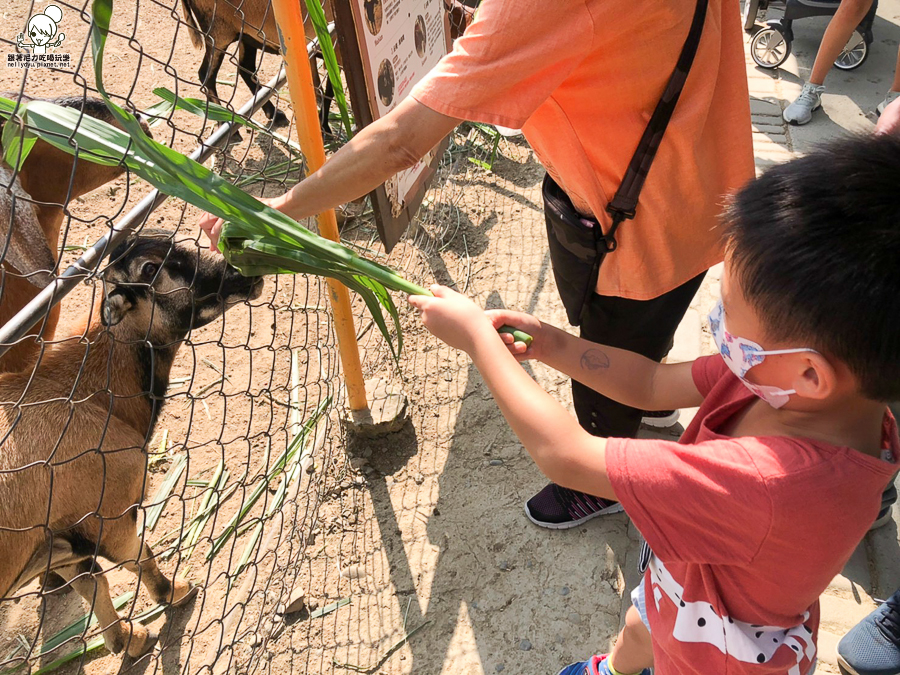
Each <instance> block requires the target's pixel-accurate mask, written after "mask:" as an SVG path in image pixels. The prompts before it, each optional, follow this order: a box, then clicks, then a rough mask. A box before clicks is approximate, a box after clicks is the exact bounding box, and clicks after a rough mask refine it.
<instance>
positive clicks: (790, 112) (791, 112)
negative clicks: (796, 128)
mask: <svg viewBox="0 0 900 675" xmlns="http://www.w3.org/2000/svg"><path fill="white" fill-rule="evenodd" d="M824 92H825V85H823V84H812V83H810V82H807V83H806V84H804V85H803V90H802V91H801V92H800V95H799V96H798V97H797V100H796V101H794V102H793V103H791V104H790V105H789V106H788V107H787V108H785V109H784V115H783V117H784V121H785V122H787V123H789V124H806V123H807V122H809V121H810V120H811V119H812V114H813V111H815V110H818V109H819V108H821V107H822V94H823V93H824Z"/></svg>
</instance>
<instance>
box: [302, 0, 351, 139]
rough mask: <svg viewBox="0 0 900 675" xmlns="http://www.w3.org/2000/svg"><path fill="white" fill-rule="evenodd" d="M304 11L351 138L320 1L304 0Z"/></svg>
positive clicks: (336, 67)
mask: <svg viewBox="0 0 900 675" xmlns="http://www.w3.org/2000/svg"><path fill="white" fill-rule="evenodd" d="M306 9H307V11H308V12H309V18H310V20H311V21H312V25H313V28H314V29H315V31H316V37H317V38H319V49H320V50H321V51H322V60H323V61H324V62H325V72H327V73H328V81H329V82H331V87H332V89H334V102H335V103H336V104H337V107H338V110H339V111H340V113H341V122H342V123H343V125H344V130H345V131H346V132H347V138H352V137H353V126H352V125H351V124H350V113H349V110H348V108H347V97H346V96H345V95H344V84H343V82H341V69H340V67H339V66H338V62H337V54H335V53H334V44H333V43H332V42H331V32H330V31H329V30H328V20H327V19H326V18H325V10H323V9H322V3H321V2H320V0H306Z"/></svg>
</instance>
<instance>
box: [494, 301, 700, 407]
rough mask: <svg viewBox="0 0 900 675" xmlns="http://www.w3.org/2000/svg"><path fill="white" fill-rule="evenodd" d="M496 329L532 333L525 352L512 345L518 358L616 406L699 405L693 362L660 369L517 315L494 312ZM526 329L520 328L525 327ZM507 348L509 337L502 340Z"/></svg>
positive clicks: (623, 351) (637, 356) (636, 356)
mask: <svg viewBox="0 0 900 675" xmlns="http://www.w3.org/2000/svg"><path fill="white" fill-rule="evenodd" d="M488 316H489V317H490V319H491V321H492V322H493V324H494V325H495V326H496V327H498V328H499V327H500V326H502V325H504V324H507V325H511V326H514V327H517V328H520V327H521V329H522V330H524V331H525V332H528V333H531V334H532V337H533V338H534V341H533V342H532V345H531V347H530V348H528V349H524V350H523V349H522V347H524V345H521V343H520V344H518V345H516V344H510V345H509V348H510V350H511V351H512V352H513V354H515V355H516V356H517V357H519V358H522V359H527V358H536V359H538V360H540V361H542V362H543V363H546V364H547V365H548V366H550V367H551V368H555V369H556V370H559V371H560V372H562V373H565V374H566V375H568V376H569V377H571V378H572V379H574V380H577V381H578V382H581V383H582V384H583V385H585V386H586V387H590V388H591V389H593V390H594V391H597V392H599V393H601V394H603V395H604V396H608V397H609V398H611V399H613V400H614V401H618V402H619V403H622V404H624V405H627V406H631V407H632V408H638V409H640V410H675V409H678V408H691V407H694V406H698V405H700V403H702V402H703V396H702V395H701V394H700V392H699V391H698V390H697V386H696V385H695V384H694V378H693V375H692V374H691V366H692V365H693V364H692V363H676V364H661V363H657V362H656V361H653V360H652V359H648V358H646V357H644V356H641V355H640V354H635V353H634V352H631V351H628V350H626V349H618V348H616V347H607V346H605V345H601V344H598V343H596V342H590V341H589V340H584V339H582V338H579V337H576V336H574V335H571V334H569V333H567V332H565V331H563V330H560V329H559V328H556V327H554V326H551V325H549V324H546V323H544V322H542V321H537V320H536V319H535V318H534V317H532V316H529V315H527V314H521V313H519V312H509V311H504V310H499V311H498V310H492V311H490V312H488ZM523 324H524V325H523ZM503 338H504V341H505V342H507V343H511V340H512V338H511V336H506V335H505V336H503Z"/></svg>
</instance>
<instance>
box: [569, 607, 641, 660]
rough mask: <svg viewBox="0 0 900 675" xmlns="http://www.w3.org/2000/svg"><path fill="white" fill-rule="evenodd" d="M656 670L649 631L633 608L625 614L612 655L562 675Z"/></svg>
mask: <svg viewBox="0 0 900 675" xmlns="http://www.w3.org/2000/svg"><path fill="white" fill-rule="evenodd" d="M652 667H653V643H652V641H651V638H650V631H649V630H648V629H647V626H646V625H644V622H643V620H642V618H641V615H640V613H639V612H638V610H637V609H635V607H634V606H632V607H630V608H629V609H628V612H627V613H626V614H625V626H624V627H623V628H622V630H621V631H620V632H619V636H618V637H617V638H616V644H615V646H614V647H613V650H612V652H611V653H609V654H602V655H599V656H593V657H591V658H590V659H588V660H587V661H582V662H581V663H573V664H571V665H568V666H566V667H565V668H563V669H562V670H561V671H559V675H645V674H646V673H649V672H650V670H649V669H650V668H652Z"/></svg>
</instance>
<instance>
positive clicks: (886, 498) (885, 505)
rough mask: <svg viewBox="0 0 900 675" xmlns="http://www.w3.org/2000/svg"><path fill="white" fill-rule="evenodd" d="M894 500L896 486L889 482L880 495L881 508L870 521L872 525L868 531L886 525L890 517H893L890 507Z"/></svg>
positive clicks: (891, 507)
mask: <svg viewBox="0 0 900 675" xmlns="http://www.w3.org/2000/svg"><path fill="white" fill-rule="evenodd" d="M896 501H897V486H896V485H894V484H893V483H891V484H890V485H888V486H887V489H886V490H885V491H884V492H883V493H882V495H881V510H880V511H879V512H878V516H877V517H876V518H875V522H874V523H872V526H871V527H870V528H869V532H871V531H872V530H877V529H878V528H879V527H881V526H882V525H887V524H888V523H889V522H891V519H892V518H893V517H894V514H893V513H892V509H893V506H894V503H895V502H896Z"/></svg>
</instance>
